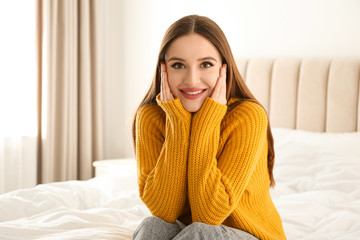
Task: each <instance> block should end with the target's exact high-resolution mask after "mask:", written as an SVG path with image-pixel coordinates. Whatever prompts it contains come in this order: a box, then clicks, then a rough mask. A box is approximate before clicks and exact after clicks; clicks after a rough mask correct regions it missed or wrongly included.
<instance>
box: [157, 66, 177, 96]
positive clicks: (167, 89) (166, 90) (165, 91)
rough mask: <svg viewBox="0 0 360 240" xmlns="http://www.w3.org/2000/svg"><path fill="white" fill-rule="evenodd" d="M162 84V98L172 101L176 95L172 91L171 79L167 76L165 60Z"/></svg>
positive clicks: (162, 67) (162, 70)
mask: <svg viewBox="0 0 360 240" xmlns="http://www.w3.org/2000/svg"><path fill="white" fill-rule="evenodd" d="M160 76H161V86H160V100H161V101H165V102H167V101H171V100H173V99H174V95H173V94H172V93H171V90H170V86H169V81H168V78H167V72H166V65H165V63H164V62H162V63H161V75H160Z"/></svg>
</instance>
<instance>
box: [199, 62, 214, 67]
mask: <svg viewBox="0 0 360 240" xmlns="http://www.w3.org/2000/svg"><path fill="white" fill-rule="evenodd" d="M212 66H214V64H212V63H211V62H203V63H201V67H202V68H211V67H212Z"/></svg>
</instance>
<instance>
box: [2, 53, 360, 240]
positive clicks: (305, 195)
mask: <svg viewBox="0 0 360 240" xmlns="http://www.w3.org/2000/svg"><path fill="white" fill-rule="evenodd" d="M237 64H238V66H239V69H240V71H241V73H242V75H243V76H244V78H245V80H246V83H247V84H248V86H249V87H250V89H251V90H252V91H253V93H254V95H255V96H256V97H257V98H258V99H259V100H260V102H261V103H262V104H263V105H264V107H265V108H266V110H267V112H268V115H269V117H270V122H271V125H272V130H273V136H274V144H275V154H276V161H275V168H274V177H275V180H276V187H275V188H274V189H272V190H271V195H272V198H273V201H274V203H275V205H276V207H277V209H278V211H279V213H280V216H281V218H282V220H283V224H284V230H285V233H286V236H287V239H289V240H295V239H296V240H310V239H332V240H336V239H344V240H346V239H348V240H354V239H360V173H359V172H360V98H359V95H360V94H359V92H360V84H359V81H360V80H359V79H360V60H359V59H263V58H262V59H260V58H253V59H238V60H237ZM0 213H1V214H0V239H3V240H6V239H9V240H10V239H12V240H13V239H43V240H45V239H131V235H132V233H133V231H134V230H135V228H136V226H137V225H138V224H139V223H140V221H141V220H142V219H143V218H144V217H146V216H149V215H150V213H149V211H148V210H147V208H146V207H145V205H144V204H143V203H142V202H141V200H140V199H139V197H138V192H137V183H136V166H135V160H134V161H133V163H132V164H130V166H129V168H127V169H126V170H124V171H118V172H116V173H114V172H113V173H109V174H105V175H102V176H98V177H95V178H92V179H90V180H88V181H67V182H58V183H50V184H42V185H38V186H36V187H34V188H29V189H20V190H16V191H12V192H9V193H5V194H2V195H0Z"/></svg>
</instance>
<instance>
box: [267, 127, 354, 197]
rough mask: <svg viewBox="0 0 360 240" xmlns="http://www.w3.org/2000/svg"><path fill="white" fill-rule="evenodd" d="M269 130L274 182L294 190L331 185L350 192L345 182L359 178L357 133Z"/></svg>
mask: <svg viewBox="0 0 360 240" xmlns="http://www.w3.org/2000/svg"><path fill="white" fill-rule="evenodd" d="M272 133H273V137H274V150H275V166H274V177H275V180H276V182H277V183H283V184H286V185H288V186H292V187H293V188H294V189H295V190H297V191H307V190H313V189H319V188H321V189H324V188H333V187H334V188H336V189H338V188H341V189H342V190H344V191H347V190H349V191H350V189H349V185H348V181H354V180H355V181H359V173H358V170H359V169H360V132H351V133H319V132H311V131H305V130H294V129H286V128H272ZM352 188H353V187H352ZM352 188H351V189H352Z"/></svg>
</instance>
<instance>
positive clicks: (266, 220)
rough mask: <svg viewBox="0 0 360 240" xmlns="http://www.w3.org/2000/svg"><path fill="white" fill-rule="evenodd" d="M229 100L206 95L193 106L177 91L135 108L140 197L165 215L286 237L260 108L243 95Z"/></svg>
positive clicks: (264, 235)
mask: <svg viewBox="0 0 360 240" xmlns="http://www.w3.org/2000/svg"><path fill="white" fill-rule="evenodd" d="M235 101H236V99H231V100H230V101H229V102H228V104H227V105H231V104H233V103H234V102H235ZM227 107H228V106H225V105H222V104H219V103H217V102H216V101H214V100H213V99H211V98H207V99H206V100H205V102H204V104H203V106H202V107H201V109H200V110H199V111H198V112H196V113H194V114H191V113H189V112H187V111H186V110H185V109H184V108H183V106H182V105H181V102H180V100H179V99H178V98H176V99H174V100H172V101H168V102H163V101H160V100H157V103H152V104H148V105H146V106H144V107H142V108H140V109H139V111H138V114H137V116H136V159H137V169H138V183H139V194H140V198H141V199H142V201H143V202H144V203H145V204H146V206H147V207H148V208H149V210H150V212H151V213H152V214H153V215H154V216H157V217H160V218H162V219H163V220H165V221H167V222H170V223H173V222H175V221H176V220H177V219H179V220H181V221H182V222H184V223H185V224H190V223H192V222H203V223H206V224H210V225H220V224H224V225H227V226H229V227H234V228H238V229H241V230H244V231H247V232H249V233H251V234H252V235H254V236H256V237H257V238H259V239H262V240H265V239H274V240H275V239H276V240H281V239H286V237H285V234H284V230H283V227H282V222H281V219H280V216H279V214H278V212H277V210H276V208H275V206H274V204H273V202H272V199H271V196H270V192H269V185H270V179H269V173H268V169H267V153H268V142H267V115H266V112H265V111H264V109H263V108H262V107H261V106H259V105H258V104H256V103H253V102H249V101H245V102H242V103H240V104H239V105H237V106H236V107H235V108H233V109H232V110H231V111H230V112H227Z"/></svg>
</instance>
